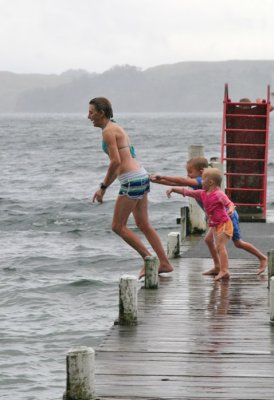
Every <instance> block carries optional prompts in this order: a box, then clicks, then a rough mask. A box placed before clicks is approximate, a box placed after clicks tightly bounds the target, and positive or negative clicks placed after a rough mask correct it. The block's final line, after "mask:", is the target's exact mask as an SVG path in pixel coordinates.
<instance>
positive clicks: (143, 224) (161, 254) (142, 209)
mask: <svg viewBox="0 0 274 400" xmlns="http://www.w3.org/2000/svg"><path fill="white" fill-rule="evenodd" d="M133 216H134V219H135V223H136V225H137V227H138V228H139V229H140V230H141V231H142V232H143V234H144V235H145V237H146V238H147V240H148V242H149V243H150V245H151V247H152V248H153V250H154V251H155V253H156V254H157V257H158V259H159V269H158V272H159V273H161V272H171V271H173V267H172V265H171V264H170V262H169V260H168V258H167V255H166V253H165V250H164V248H163V245H162V242H161V239H160V237H159V235H158V233H157V231H156V230H155V229H154V228H153V226H152V225H151V224H150V221H149V217H148V198H147V194H145V195H144V197H143V198H142V199H140V200H138V202H137V204H136V207H135V208H134V210H133ZM142 275H144V269H142V270H141V272H140V276H142Z"/></svg>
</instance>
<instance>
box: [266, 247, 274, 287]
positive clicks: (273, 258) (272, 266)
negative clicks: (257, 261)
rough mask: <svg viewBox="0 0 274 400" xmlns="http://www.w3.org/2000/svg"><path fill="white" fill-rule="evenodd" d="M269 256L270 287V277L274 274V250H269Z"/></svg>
mask: <svg viewBox="0 0 274 400" xmlns="http://www.w3.org/2000/svg"><path fill="white" fill-rule="evenodd" d="M267 257H268V288H269V287H270V279H271V278H272V276H274V250H270V251H268V252H267Z"/></svg>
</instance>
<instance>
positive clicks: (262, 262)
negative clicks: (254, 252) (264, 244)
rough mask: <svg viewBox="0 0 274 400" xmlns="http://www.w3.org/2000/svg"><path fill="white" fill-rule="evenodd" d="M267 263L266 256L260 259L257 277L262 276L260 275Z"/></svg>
mask: <svg viewBox="0 0 274 400" xmlns="http://www.w3.org/2000/svg"><path fill="white" fill-rule="evenodd" d="M267 261H268V260H267V257H266V256H265V257H264V258H262V259H261V261H260V267H259V269H258V272H257V275H260V274H262V273H263V272H264V271H265V270H266V267H267Z"/></svg>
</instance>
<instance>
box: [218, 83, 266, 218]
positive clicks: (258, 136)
mask: <svg viewBox="0 0 274 400" xmlns="http://www.w3.org/2000/svg"><path fill="white" fill-rule="evenodd" d="M269 112H270V86H269V85H268V86H267V100H263V101H262V103H250V102H247V103H242V102H239V101H238V102H232V101H231V100H230V98H229V95H228V85H227V84H226V85H225V91H224V102H223V122H222V140H221V162H222V163H224V162H225V163H226V172H225V176H226V193H227V194H228V196H229V197H230V198H231V199H232V201H234V203H235V204H236V206H237V209H238V211H239V214H240V216H241V213H243V214H244V213H248V214H252V213H255V214H261V215H262V216H263V218H260V217H259V218H257V219H261V220H263V219H264V220H265V219H266V195H267V162H268V144H269V143H268V141H269ZM246 207H247V208H249V209H248V212H247V211H246V210H247V209H246Z"/></svg>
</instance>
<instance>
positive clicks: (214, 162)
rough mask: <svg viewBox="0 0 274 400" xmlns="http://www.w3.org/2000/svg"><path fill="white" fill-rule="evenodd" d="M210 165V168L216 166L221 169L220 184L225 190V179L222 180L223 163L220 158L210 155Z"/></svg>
mask: <svg viewBox="0 0 274 400" xmlns="http://www.w3.org/2000/svg"><path fill="white" fill-rule="evenodd" d="M210 165H211V167H212V168H218V170H220V171H221V173H222V178H223V179H222V184H221V189H222V190H223V191H224V190H225V180H224V165H223V164H222V163H221V160H220V158H218V157H211V158H210Z"/></svg>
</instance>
